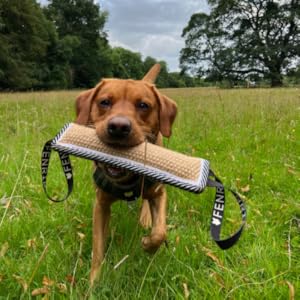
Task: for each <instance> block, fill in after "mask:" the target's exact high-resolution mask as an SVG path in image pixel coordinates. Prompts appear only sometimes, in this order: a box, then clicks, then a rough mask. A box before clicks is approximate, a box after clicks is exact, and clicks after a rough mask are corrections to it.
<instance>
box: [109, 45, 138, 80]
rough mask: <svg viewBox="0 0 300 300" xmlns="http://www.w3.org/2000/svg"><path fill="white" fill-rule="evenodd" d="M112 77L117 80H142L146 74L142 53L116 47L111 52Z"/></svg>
mask: <svg viewBox="0 0 300 300" xmlns="http://www.w3.org/2000/svg"><path fill="white" fill-rule="evenodd" d="M111 52H112V54H111V58H112V76H113V77H116V78H132V79H141V78H142V77H143V74H144V72H143V71H144V68H143V61H142V56H141V54H140V53H137V52H132V51H130V50H127V49H124V48H121V47H116V48H113V49H112V50H111Z"/></svg>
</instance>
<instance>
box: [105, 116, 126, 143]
mask: <svg viewBox="0 0 300 300" xmlns="http://www.w3.org/2000/svg"><path fill="white" fill-rule="evenodd" d="M107 131H108V134H109V136H111V137H113V138H125V137H127V136H128V135H129V133H130V131H131V122H130V120H129V119H127V118H126V117H122V116H118V117H113V118H111V119H110V120H109V121H108V125H107Z"/></svg>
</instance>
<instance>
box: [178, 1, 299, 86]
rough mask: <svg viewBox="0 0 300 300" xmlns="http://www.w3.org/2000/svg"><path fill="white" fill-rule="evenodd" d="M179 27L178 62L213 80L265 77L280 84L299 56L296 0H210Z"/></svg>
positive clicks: (297, 2) (277, 84)
mask: <svg viewBox="0 0 300 300" xmlns="http://www.w3.org/2000/svg"><path fill="white" fill-rule="evenodd" d="M208 2H209V4H210V5H211V12H210V14H205V13H196V14H194V15H192V16H191V18H190V21H189V23H188V25H187V27H185V28H184V29H183V33H182V36H183V37H184V38H185V48H183V49H182V50H181V56H180V62H181V66H182V67H184V68H188V69H189V70H191V71H192V72H194V73H196V74H197V75H205V76H209V77H210V78H211V79H212V80H219V81H220V80H224V79H227V80H230V81H238V80H243V79H245V78H251V77H252V78H255V79H258V78H262V77H263V78H267V79H269V80H270V81H271V86H280V85H282V78H283V74H285V73H286V72H287V71H288V70H289V68H290V67H291V65H293V64H294V63H295V62H296V61H297V60H299V58H300V47H299V44H300V2H299V0H285V1H276V0H209V1H208Z"/></svg>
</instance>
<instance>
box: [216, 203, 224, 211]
mask: <svg viewBox="0 0 300 300" xmlns="http://www.w3.org/2000/svg"><path fill="white" fill-rule="evenodd" d="M214 209H216V210H220V211H223V210H224V204H222V203H216V204H215V206H214Z"/></svg>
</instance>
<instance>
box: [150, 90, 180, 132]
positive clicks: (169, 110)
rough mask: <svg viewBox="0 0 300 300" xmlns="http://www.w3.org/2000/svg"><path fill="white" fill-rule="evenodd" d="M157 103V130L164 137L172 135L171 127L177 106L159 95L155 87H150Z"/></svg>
mask: <svg viewBox="0 0 300 300" xmlns="http://www.w3.org/2000/svg"><path fill="white" fill-rule="evenodd" d="M152 88H153V91H154V94H155V95H156V97H157V99H158V102H159V106H160V109H159V130H160V132H161V133H162V135H163V136H164V137H170V136H171V134H172V125H173V122H174V120H175V118H176V115H177V104H176V103H175V102H174V101H173V100H172V99H170V98H168V97H167V96H165V95H163V94H161V93H160V92H159V91H158V89H157V88H156V87H154V86H153V87H152Z"/></svg>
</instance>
